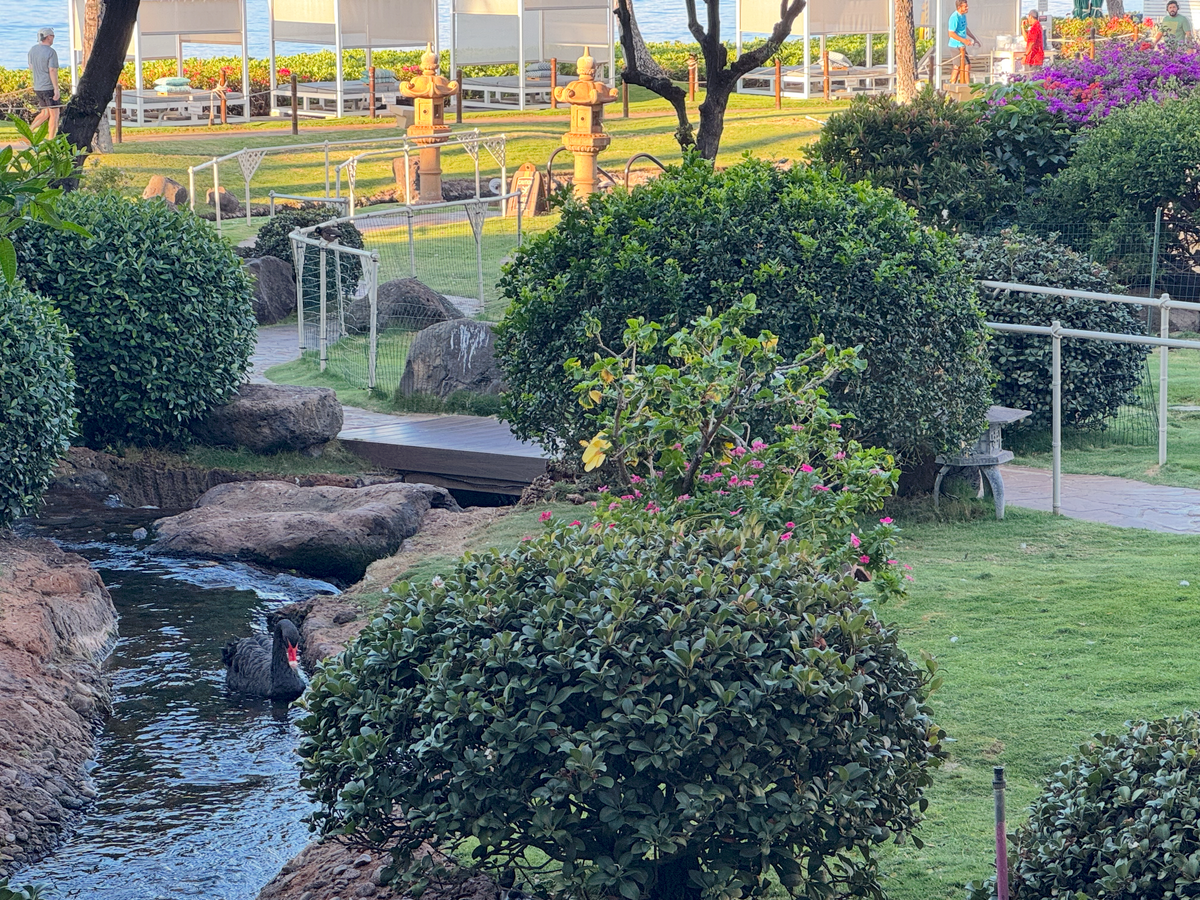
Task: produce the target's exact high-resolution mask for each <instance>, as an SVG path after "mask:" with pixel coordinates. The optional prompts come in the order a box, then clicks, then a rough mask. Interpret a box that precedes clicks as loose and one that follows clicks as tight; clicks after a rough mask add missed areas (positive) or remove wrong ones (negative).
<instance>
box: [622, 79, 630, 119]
mask: <svg viewBox="0 0 1200 900" xmlns="http://www.w3.org/2000/svg"><path fill="white" fill-rule="evenodd" d="M621 118H622V119H628V118H629V82H628V81H625V80H624V79H621Z"/></svg>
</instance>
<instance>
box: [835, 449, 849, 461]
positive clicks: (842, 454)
mask: <svg viewBox="0 0 1200 900" xmlns="http://www.w3.org/2000/svg"><path fill="white" fill-rule="evenodd" d="M833 458H834V459H845V458H846V454H845V453H843V452H842V451H840V450H839V451H838V452H837V453H835V454H833Z"/></svg>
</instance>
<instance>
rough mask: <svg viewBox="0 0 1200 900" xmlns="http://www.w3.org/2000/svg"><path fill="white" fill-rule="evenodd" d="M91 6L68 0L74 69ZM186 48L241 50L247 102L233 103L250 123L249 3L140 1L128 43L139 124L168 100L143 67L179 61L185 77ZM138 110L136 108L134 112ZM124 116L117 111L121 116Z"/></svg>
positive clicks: (190, 98) (197, 97)
mask: <svg viewBox="0 0 1200 900" xmlns="http://www.w3.org/2000/svg"><path fill="white" fill-rule="evenodd" d="M86 5H87V0H68V18H69V20H70V32H71V34H70V42H71V43H70V53H71V57H70V58H71V60H72V62H73V63H74V62H75V61H76V59H77V55H76V54H77V52H78V53H80V54H82V50H83V23H84V10H85V7H86ZM184 44H231V45H234V46H237V47H239V48H240V49H241V57H242V96H241V98H240V100H239V99H238V98H239V95H235V94H230V95H229V99H230V100H231V101H237V102H240V103H241V105H242V107H243V114H244V117H245V119H246V121H249V120H250V103H249V100H248V98H247V97H246V96H245V95H247V94H248V92H249V90H250V52H249V48H248V47H247V45H246V3H245V0H141V3H140V4H139V6H138V17H137V24H136V25H135V26H134V30H133V38H132V40H130V42H129V51H128V55H129V56H130V57H132V59H133V62H134V95H133V96H132V97H130V98H128V99H129V101H130V107H131V108H136V111H137V121H138V123H139V124H142V123H144V122H145V112H146V109H147V108H150V107H154V106H155V105H157V106H160V107H161V106H163V104H164V103H166V102H168V101H167V99H160V98H158V97H156V96H152V95H153V92H147V91H146V90H145V85H144V84H143V81H142V62H143V61H145V60H148V59H174V60H175V61H176V63H175V70H176V73H177V74H178V75H181V76H182V75H183V45H184ZM71 77H72V79H73V80H76V79H78V74H77V69H76V66H75V65H72V66H71ZM201 95H208V98H207V99H208V102H210V103H211V102H212V101H213V96H212V92H209V91H203V92H201V91H197V92H195V94H193V95H187V96H186V98H185V96H183V95H180V96H178V97H175V98H173V102H178V103H181V104H182V103H185V102H190V103H191V104H192V105H197V104H201V103H203V102H204V97H202V96H201ZM134 104H136V106H134ZM120 114H121V111H120V110H118V111H117V115H120Z"/></svg>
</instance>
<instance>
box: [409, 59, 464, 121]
mask: <svg viewBox="0 0 1200 900" xmlns="http://www.w3.org/2000/svg"><path fill="white" fill-rule="evenodd" d="M454 77H455V78H456V79H457V81H458V93H457V94H455V95H454V124H455V125H461V124H462V103H463V101H462V95H463V76H462V66H459V67H458V71H457V72H456V73H455V75H454ZM413 110H414V112H413V115H414V116H415V115H416V112H415V110H416V107H415V106H414V107H413ZM413 121H414V122H415V121H416V119H415V118H414V119H413Z"/></svg>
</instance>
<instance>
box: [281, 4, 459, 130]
mask: <svg viewBox="0 0 1200 900" xmlns="http://www.w3.org/2000/svg"><path fill="white" fill-rule="evenodd" d="M267 7H268V9H269V11H270V44H271V108H272V109H274V108H275V105H276V99H277V98H276V89H277V88H278V81H277V71H276V65H275V44H276V43H278V42H280V41H283V42H292V43H301V44H323V45H325V46H328V47H332V48H333V50H334V57H335V66H336V72H337V75H336V81H335V82H334V84H333V85H332V90H333V96H335V97H336V101H337V110H338V114H339V115H340V114H341V113H342V112H343V111H344V104H345V101H346V81H345V75H344V73H343V71H342V67H343V66H342V51H343V50H365V51H366V53H367V66H368V67H370V65H371V51H372V50H385V49H386V50H393V49H405V48H412V47H424V46H425V45H426V44H432V45H433V49H434V51H435V52H436V51H437V50H438V34H437V0H267Z"/></svg>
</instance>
